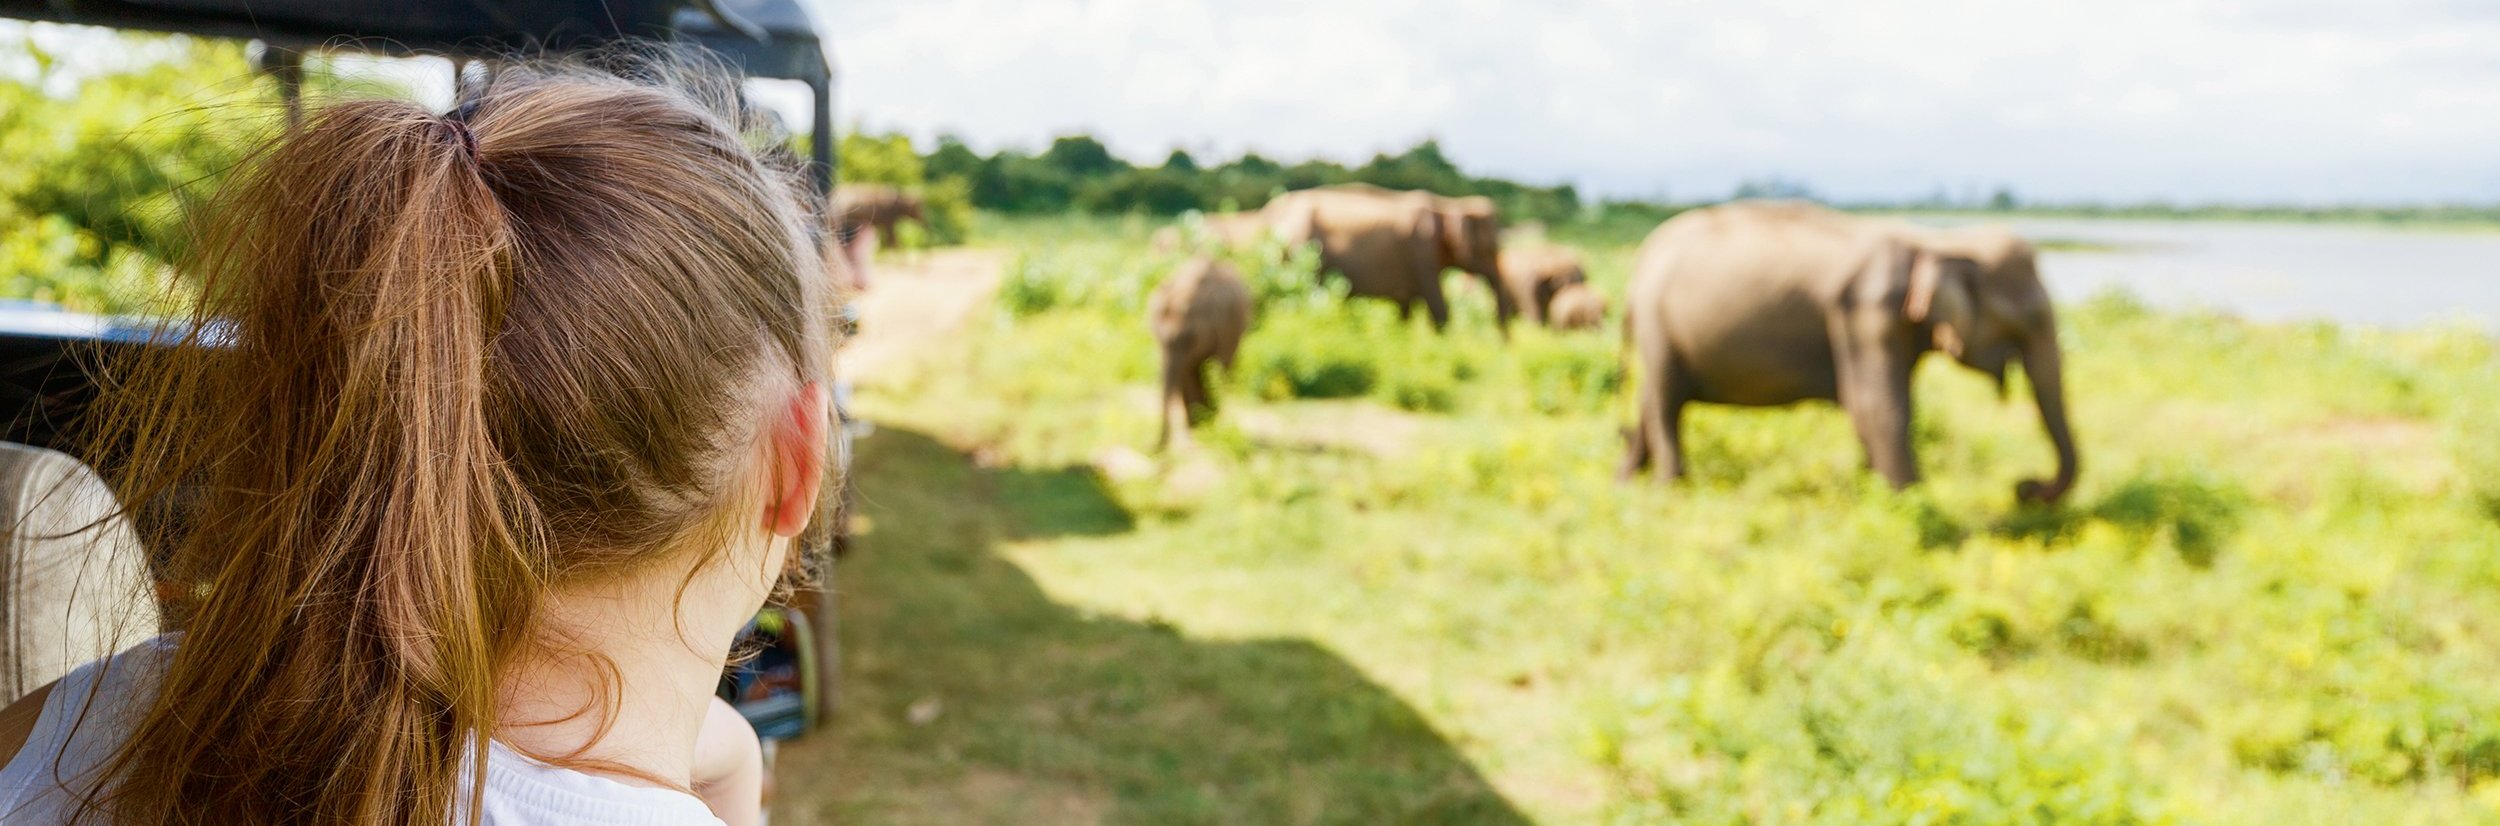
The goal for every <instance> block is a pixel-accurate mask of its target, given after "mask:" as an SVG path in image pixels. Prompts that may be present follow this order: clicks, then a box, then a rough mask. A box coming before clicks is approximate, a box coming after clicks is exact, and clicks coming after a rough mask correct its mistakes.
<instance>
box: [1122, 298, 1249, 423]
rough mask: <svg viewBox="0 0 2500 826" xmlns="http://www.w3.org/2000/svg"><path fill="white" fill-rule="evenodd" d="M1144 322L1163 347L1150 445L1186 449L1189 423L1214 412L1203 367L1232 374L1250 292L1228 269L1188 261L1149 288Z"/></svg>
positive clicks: (1244, 327) (1247, 320) (1245, 325)
mask: <svg viewBox="0 0 2500 826" xmlns="http://www.w3.org/2000/svg"><path fill="white" fill-rule="evenodd" d="M1146 320H1147V324H1148V326H1150V327H1152V328H1153V330H1154V334H1155V340H1156V341H1157V342H1161V343H1162V345H1163V396H1162V406H1163V433H1162V435H1161V436H1159V437H1158V438H1157V439H1156V440H1155V444H1156V446H1157V447H1162V446H1167V445H1170V444H1172V443H1173V442H1179V443H1182V444H1187V443H1188V442H1189V425H1190V424H1191V421H1192V419H1193V418H1194V417H1195V416H1197V415H1198V414H1200V413H1201V411H1203V412H1206V413H1212V412H1213V411H1214V410H1215V397H1214V395H1213V394H1210V393H1208V392H1207V362H1209V361H1219V362H1223V364H1224V368H1225V369H1227V370H1230V369H1232V366H1233V356H1234V355H1235V354H1236V353H1238V352H1240V350H1241V336H1242V333H1244V332H1246V331H1248V330H1249V329H1250V287H1249V286H1248V285H1246V284H1243V283H1242V281H1241V274H1240V273H1237V272H1234V271H1233V266H1232V265H1231V264H1226V263H1224V262H1221V261H1216V260H1213V259H1209V258H1206V257H1204V256H1201V257H1197V258H1191V259H1189V260H1188V261H1184V262H1181V265H1180V267H1179V268H1177V269H1174V270H1173V271H1172V274H1171V276H1170V277H1167V278H1165V279H1163V283H1162V284H1159V285H1157V286H1156V287H1155V291H1154V295H1153V296H1152V297H1151V298H1149V299H1148V300H1147V302H1146Z"/></svg>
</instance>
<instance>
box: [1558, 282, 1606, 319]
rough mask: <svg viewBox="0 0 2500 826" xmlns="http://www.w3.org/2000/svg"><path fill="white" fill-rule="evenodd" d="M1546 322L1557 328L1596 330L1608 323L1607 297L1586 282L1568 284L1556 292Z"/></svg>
mask: <svg viewBox="0 0 2500 826" xmlns="http://www.w3.org/2000/svg"><path fill="white" fill-rule="evenodd" d="M1545 323H1546V325H1547V326H1550V327H1553V328H1554V329H1557V330H1594V329H1597V327H1598V325H1600V324H1604V323H1606V297H1605V296H1602V295H1598V294H1597V289H1596V288H1594V287H1591V286H1589V285H1588V284H1586V283H1579V284H1566V285H1563V288H1562V289H1561V290H1558V291H1556V292H1555V293H1554V304H1553V306H1552V307H1551V308H1549V309H1547V310H1546V311H1545Z"/></svg>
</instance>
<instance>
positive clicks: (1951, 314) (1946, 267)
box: [1902, 249, 1979, 359]
mask: <svg viewBox="0 0 2500 826" xmlns="http://www.w3.org/2000/svg"><path fill="white" fill-rule="evenodd" d="M1910 254H1911V256H1912V258H1911V261H1910V290H1909V293H1910V294H1909V297H1908V298H1907V300H1905V301H1904V302H1903V305H1902V311H1903V313H1904V314H1905V315H1907V316H1909V319H1910V323H1912V324H1926V325H1928V326H1929V329H1930V330H1932V331H1934V332H1933V335H1934V338H1935V344H1936V349H1938V350H1943V351H1944V352H1945V354H1946V355H1949V356H1952V357H1954V358H1957V359H1958V358H1961V357H1962V351H1963V349H1964V342H1966V341H1967V340H1968V339H1969V338H1970V334H1971V332H1972V329H1971V325H1972V322H1973V321H1974V318H1973V316H1974V315H1975V314H1976V312H1977V311H1978V307H1977V301H1976V297H1975V296H1973V295H1972V294H1971V282H1972V281H1973V280H1974V277H1975V275H1976V274H1977V271H1978V269H1979V265H1978V264H1977V263H1976V262H1973V261H1972V260H1970V259H1968V258H1964V257H1961V256H1957V255H1945V254H1942V253H1937V252H1932V251H1928V250H1918V249H1913V250H1911V252H1910Z"/></svg>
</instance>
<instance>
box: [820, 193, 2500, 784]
mask: <svg viewBox="0 0 2500 826" xmlns="http://www.w3.org/2000/svg"><path fill="white" fill-rule="evenodd" d="M1152 229H1153V227H1152V226H1151V225H1149V224H1146V223H1143V222H1140V221H1134V220H1130V221H1119V220H1101V221H1087V220H1077V219H1062V220H1046V221H1020V222H999V221H996V220H994V219H993V220H988V221H986V222H985V224H984V225H983V226H980V227H978V228H977V229H976V237H979V238H982V239H984V243H985V244H987V245H992V246H996V247H1000V248H1002V249H1005V250H1009V251H1011V252H1010V257H1011V258H1012V261H1013V263H1011V264H1009V265H1008V268H1007V272H1006V274H1005V276H1004V279H1003V281H1002V283H1001V286H1000V289H999V294H998V297H997V300H996V301H995V302H992V303H990V304H987V305H984V306H983V307H982V308H981V309H979V310H978V311H977V312H976V315H975V316H974V317H973V318H972V319H971V320H970V321H969V323H967V324H966V325H965V327H964V328H963V329H962V331H961V332H960V333H957V334H953V335H950V336H947V337H945V339H944V341H943V343H942V344H938V345H935V346H932V347H930V348H928V349H927V351H926V352H924V353H922V354H920V358H919V359H918V360H917V361H916V364H915V366H914V367H913V368H911V369H906V370H900V371H889V372H887V373H885V374H884V375H882V376H880V377H879V378H878V380H877V381H876V382H874V383H872V384H869V385H868V386H865V387H863V388H862V394H861V406H862V408H863V409H864V411H865V412H866V413H867V414H868V415H869V417H870V418H872V419H873V420H875V421H876V422H877V423H878V425H879V428H880V429H879V431H878V432H877V433H876V434H875V435H873V436H871V437H869V438H868V439H866V440H865V441H864V442H862V444H861V453H860V456H859V460H858V465H857V471H858V479H857V483H858V484H859V486H860V490H861V493H862V498H863V501H864V502H865V506H866V507H865V511H866V515H865V518H864V520H863V523H864V525H863V526H864V527H865V529H866V533H865V535H864V536H863V537H862V539H861V542H860V543H859V547H858V549H857V552H856V555H855V556H853V557H852V558H851V559H850V560H848V561H846V562H845V563H843V571H842V574H841V576H842V581H843V586H844V591H845V594H846V610H847V611H848V613H847V614H846V616H845V617H844V622H845V623H846V626H845V628H844V630H843V638H844V642H845V645H846V646H847V652H848V653H847V657H846V659H847V662H846V665H845V667H846V671H847V674H846V680H847V682H846V687H845V690H846V692H847V693H846V701H847V703H848V711H847V713H846V715H845V716H844V717H843V718H842V719H840V720H839V721H838V722H837V724H836V728H835V729H834V730H833V731H832V732H831V733H830V734H829V735H828V736H820V737H817V738H813V739H812V740H809V741H803V742H801V743H797V744H794V746H793V747H792V748H790V749H789V750H788V751H786V752H785V753H784V757H783V763H782V767H781V774H780V776H781V782H782V784H783V786H782V788H781V792H780V803H779V811H778V814H777V817H778V818H779V820H778V821H777V822H785V823H814V822H841V823H932V824H936V823H1000V822H1018V823H1137V824H1166V823H1243V824H1251V823H1260V824H1264V823H1524V822H1536V823H1653V822H1695V823H1835V824H1837V823H1974V824H1992V823H2255V824H2267V825H2268V826H2279V825H2281V824H2308V823H2320V824H2325V823H2464V822H2500V600H2496V599H2495V598H2494V594H2495V593H2500V522H2496V521H2495V517H2496V516H2500V443H2495V441H2494V440H2493V437H2492V433H2493V431H2495V430H2500V421H2495V419H2494V417H2493V416H2494V414H2493V411H2500V367H2496V366H2495V359H2496V358H2500V356H2496V355H2495V346H2494V344H2493V342H2492V341H2491V340H2490V339H2489V338H2488V337H2486V336H2484V335H2483V334H2480V333H2474V332H2468V331H2464V330H2423V331H2407V332H2382V331H2368V330H2358V329H2338V328H2335V327H2332V326H2327V325H2315V324H2312V325H2288V326H2266V325H2254V324H2248V323H2242V322H2238V321H2234V320H2230V319H2226V318H2220V317H2212V316H2199V315H2177V314H2167V313H2161V312H2155V311H2150V310H2147V309H2145V308H2143V307H2142V306H2140V305H2137V304H2135V303H2134V302H2131V301H2129V300H2127V299H2125V298H2123V297H2108V298H2103V299H2100V300H2096V301H2093V302H2090V303H2088V304H2085V305H2080V306H2070V307H2066V308H2064V322H2065V327H2066V330H2065V334H2066V339H2065V345H2066V348H2067V352H2068V369H2069V377H2068V381H2069V384H2070V393H2071V394H2072V396H2073V403H2074V407H2075V410H2074V415H2075V419H2076V422H2077V424H2076V428H2077V431H2078V433H2079V436H2080V438H2081V441H2082V445H2083V450H2084V460H2085V472H2084V477H2083V483H2082V486H2081V487H2080V488H2079V489H2078V490H2077V491H2076V493H2075V494H2074V495H2073V496H2072V497H2071V498H2070V499H2069V501H2068V502H2067V503H2066V504H2065V505H2064V506H2062V507H2059V508H2054V509H2050V508H2022V507H2017V506H2016V505H2015V504H2014V503H2013V497H2012V495H2011V492H2010V491H2011V488H2012V485H2013V484H2014V482H2015V480H2017V479H2019V478H2023V477H2026V476H2033V475H2039V474H2043V473H2045V472H2046V471H2047V470H2048V469H2049V467H2050V463H2051V462H2050V456H2049V451H2048V446H2047V444H2046V440H2045V439H2044V438H2042V437H2041V436H2040V434H2039V426H2038V422H2037V418H2036V415H2035V414H2034V413H2033V412H2032V411H2031V410H2030V409H2029V408H2028V406H2027V405H2026V404H2024V403H2023V402H2022V401H2021V400H2022V399H2023V398H2025V397H2026V396H2027V393H2026V392H2025V391H2024V390H2023V389H2022V388H2021V387H2020V386H2019V381H2018V382H2017V387H2016V388H2015V390H2014V392H2013V393H2012V398H2013V399H2014V401H2011V402H2005V401H2000V400H1999V399H1998V398H1997V395H1996V391H1995V388H1994V387H1993V386H1992V385H1990V384H1989V383H1988V382H1986V381H1985V380H1984V379H1982V378H1980V377H1978V376H1976V375H1973V374H1970V373H1968V372H1966V371H1962V370H1959V369H1957V368H1954V367H1952V366H1951V365H1949V364H1947V363H1946V362H1945V361H1944V360H1942V359H1934V360H1930V362H1929V364H1928V367H1927V368H1926V369H1925V370H1923V371H1921V373H1920V375H1919V378H1918V389H1919V394H1920V401H1921V404H1922V407H1921V409H1920V417H1921V418H1920V420H1919V422H1918V423H1917V427H1916V434H1917V440H1918V446H1919V449H1920V451H1921V459H1922V461H1923V463H1924V465H1925V468H1926V470H1927V472H1928V475H1929V479H1930V481H1929V482H1928V483H1927V484H1925V485H1923V486H1921V487H1919V488H1917V489H1914V490H1912V491H1910V492H1907V493H1901V494H1894V493H1891V492H1889V491H1887V490H1885V489H1883V488H1882V487H1881V486H1880V485H1878V484H1875V483H1873V482H1872V480H1870V479H1869V478H1868V476H1867V474H1865V473H1863V472H1861V471H1860V470H1859V462H1860V458H1859V455H1858V452H1857V449H1856V447H1855V445H1854V441H1853V439H1852V437H1851V435H1850V433H1849V431H1848V429H1847V426H1846V423H1845V421H1844V418H1843V416H1842V415H1841V414H1840V413H1838V412H1837V411H1835V410H1834V409H1832V408H1830V407H1829V406H1805V407H1799V408H1795V409H1786V410H1737V409H1728V408H1714V407H1706V406H1705V407H1702V408H1699V409H1697V410H1696V411H1695V412H1694V413H1692V414H1690V415H1689V416H1688V435H1689V450H1690V457H1691V463H1692V468H1693V471H1694V478H1693V479H1692V480H1691V481H1690V482H1689V483H1688V484H1684V485H1680V486H1678V487H1675V488H1673V489H1665V488H1659V487H1654V486H1649V485H1630V486H1627V485H1621V484H1617V483H1616V482H1615V481H1613V470H1614V467H1615V463H1616V461H1617V458H1618V456H1619V449H1620V441H1619V437H1618V436H1617V429H1618V427H1620V426H1621V425H1622V423H1624V422H1625V421H1627V420H1628V418H1629V402H1628V400H1627V399H1626V398H1625V394H1624V392H1623V391H1624V387H1623V378H1622V376H1621V373H1620V372H1619V368H1618V367H1617V361H1618V358H1617V348H1618V346H1619V333H1618V332H1617V331H1616V330H1614V329H1612V328H1611V327H1610V328H1609V329H1607V330H1605V331H1601V332H1596V333H1587V334H1579V335H1555V334H1549V333H1547V332H1545V331H1541V330H1533V329H1530V330H1522V331H1520V332H1518V333H1517V334H1516V335H1515V336H1514V337H1513V338H1512V340H1511V341H1509V342H1508V343H1507V344H1505V343H1504V342H1503V341H1502V340H1500V339H1499V338H1498V337H1497V336H1495V335H1494V333H1493V331H1492V324H1491V321H1490V315H1491V312H1490V300H1489V298H1487V297H1486V296H1485V295H1484V294H1483V293H1482V292H1481V291H1480V290H1461V291H1460V297H1459V298H1458V300H1457V304H1458V318H1457V321H1456V322H1455V323H1454V325H1453V329H1452V331H1451V332H1450V333H1449V334H1448V335H1446V336H1435V335H1433V334H1431V333H1430V332H1429V331H1428V330H1426V329H1424V328H1423V327H1422V325H1421V324H1420V323H1419V324H1416V325H1412V326H1410V325H1404V324H1401V323H1399V322H1398V321H1397V320H1396V319H1395V317H1394V314H1393V313H1391V312H1389V311H1388V310H1387V308H1384V307H1380V306H1375V305H1371V304H1368V303H1358V304H1354V305H1346V304H1343V303H1342V302H1340V301H1338V300H1336V299H1335V298H1334V297H1332V296H1330V295H1327V294H1325V293H1324V292H1323V293H1314V292H1313V291H1311V290H1310V289H1308V288H1307V286H1305V284H1306V281H1307V278H1308V274H1307V273H1304V272H1297V271H1294V270H1291V269H1286V268H1279V267H1268V266H1255V265H1254V266H1253V267H1252V269H1253V270H1254V271H1253V272H1252V280H1253V282H1254V285H1255V287H1256V289H1257V291H1258V292H1259V293H1260V295H1261V298H1262V309H1261V315H1260V318H1259V320H1258V322H1257V324H1256V326H1255V327H1254V328H1253V331H1252V332H1251V337H1250V339H1249V341H1248V343H1247V344H1246V345H1245V349H1244V352H1243V355H1242V363H1241V366H1240V369H1238V370H1237V371H1236V372H1235V373H1234V374H1233V375H1232V376H1231V377H1229V378H1228V379H1226V380H1225V381H1223V382H1222V383H1221V384H1220V385H1219V390H1218V392H1219V393H1220V394H1221V395H1222V398H1223V400H1224V401H1225V403H1226V408H1225V410H1224V411H1223V414H1222V417H1221V418H1220V419H1219V420H1218V421H1217V422H1216V423H1215V424H1213V425H1211V426H1210V427H1208V428H1205V429H1203V430H1201V432H1200V446H1199V449H1197V450H1195V451H1193V452H1189V453H1185V454H1180V455H1170V456H1151V455H1148V454H1146V453H1144V451H1146V449H1147V448H1148V446H1149V445H1151V443H1152V441H1153V433H1154V403H1153V378H1152V377H1153V376H1154V366H1155V361H1154V349H1153V346H1152V342H1151V340H1150V338H1149V337H1148V336H1147V334H1146V332H1145V329H1144V324H1143V321H1142V320H1141V315H1140V307H1141V306H1142V303H1143V296H1144V293H1145V291H1146V289H1147V288H1148V287H1149V286H1150V285H1151V284H1152V283H1153V280H1154V279H1155V278H1157V277H1159V275H1160V274H1161V272H1162V271H1163V269H1164V268H1165V267H1167V266H1168V265H1169V263H1170V262H1169V261H1168V260H1163V259H1157V258H1156V257H1155V256H1154V255H1153V254H1151V253H1150V252H1149V251H1148V248H1147V245H1146V243H1145V240H1146V235H1147V233H1148V232H1150V231H1151V230H1152ZM1555 235H1556V238H1557V239H1558V240H1564V241H1568V242H1571V243H1574V244H1578V245H1581V246H1583V247H1584V248H1585V249H1586V250H1587V252H1588V255H1589V258H1590V261H1591V265H1592V266H1591V276H1592V278H1593V279H1594V280H1596V281H1597V282H1599V283H1600V284H1601V285H1602V286H1604V287H1605V289H1606V291H1607V293H1608V294H1609V295H1610V296H1614V297H1616V298H1617V300H1618V301H1619V296H1620V295H1621V287H1622V281H1623V279H1624V277H1625V275H1626V272H1625V268H1626V266H1627V265H1628V261H1629V258H1630V248H1631V245H1632V244H1633V243H1635V242H1636V241H1637V237H1638V236H1637V234H1634V233H1631V232H1625V231H1615V230H1606V229H1599V230H1590V231H1578V232H1574V231H1568V230H1557V231H1556V233H1555ZM2048 277H2050V278H2052V279H2054V278H2055V277H2056V274H2055V273H2054V272H2051V273H2048ZM1452 283H1453V284H1454V285H1455V284H1457V283H1458V282H1457V281H1455V280H1453V282H1452ZM869 323H871V324H876V323H879V320H878V319H870V322H869Z"/></svg>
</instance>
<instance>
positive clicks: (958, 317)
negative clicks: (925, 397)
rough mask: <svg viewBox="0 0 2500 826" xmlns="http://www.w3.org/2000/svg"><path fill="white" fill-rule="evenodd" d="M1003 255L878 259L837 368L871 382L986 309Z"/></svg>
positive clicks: (949, 252)
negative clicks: (856, 326)
mask: <svg viewBox="0 0 2500 826" xmlns="http://www.w3.org/2000/svg"><path fill="white" fill-rule="evenodd" d="M1006 263H1007V254H1006V253H1005V252H1002V251H999V250H989V249H945V250H937V251H934V252H926V253H913V254H908V255H894V256H888V257H886V258H884V259H881V260H879V261H878V262H877V263H876V267H875V269H874V271H873V273H872V275H873V280H872V281H871V282H870V284H869V288H868V291H867V293H866V294H864V295H862V296H860V299H859V310H860V322H859V335H858V336H856V337H853V338H852V339H851V340H850V341H849V342H848V343H847V344H845V345H843V348H842V356H841V369H842V372H843V374H844V375H845V376H848V377H849V378H850V380H851V381H853V382H856V383H859V384H874V383H877V382H878V381H880V380H883V379H884V378H886V377H887V376H889V375H891V374H892V373H893V372H894V371H895V370H896V369H897V368H899V367H901V366H903V365H904V364H907V363H909V362H910V360H911V359H912V358H913V357H914V356H916V355H917V354H919V353H922V352H926V351H928V350H929V349H930V348H931V346H932V345H935V344H937V343H938V342H940V341H942V340H943V339H944V338H945V337H946V336H947V335H948V334H950V333H953V332H954V331H956V330H958V329H961V328H962V327H963V323H964V319H966V318H969V317H971V315H972V314H973V313H974V312H976V311H978V310H979V309H980V308H982V307H985V306H988V303H989V299H990V293H991V292H992V291H994V290H996V289H998V279H999V274H1000V273H1001V272H1003V271H1004V270H1005V269H1006Z"/></svg>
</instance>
